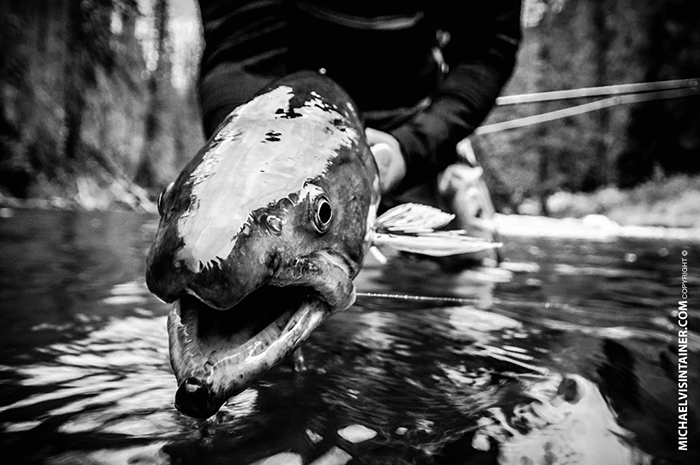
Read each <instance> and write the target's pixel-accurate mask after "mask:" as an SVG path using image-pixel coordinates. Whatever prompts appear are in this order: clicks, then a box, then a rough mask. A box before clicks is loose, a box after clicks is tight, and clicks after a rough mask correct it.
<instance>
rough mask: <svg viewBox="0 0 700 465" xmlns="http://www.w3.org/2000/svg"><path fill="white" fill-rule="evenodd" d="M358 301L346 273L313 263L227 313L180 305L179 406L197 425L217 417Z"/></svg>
mask: <svg viewBox="0 0 700 465" xmlns="http://www.w3.org/2000/svg"><path fill="white" fill-rule="evenodd" d="M354 298H355V290H354V286H353V284H352V278H351V277H350V276H349V275H348V274H347V270H345V269H342V268H340V267H339V266H338V265H337V264H335V263H329V262H327V261H326V260H324V259H323V258H321V257H317V256H313V257H305V258H299V259H297V260H294V262H293V263H291V264H290V265H289V266H288V267H285V268H284V270H282V271H281V272H280V273H278V274H277V275H276V276H275V278H274V280H273V281H271V282H270V283H268V284H266V285H264V286H262V287H261V288H259V289H258V290H256V291H255V292H253V293H251V295H249V296H247V297H246V298H244V299H243V300H242V301H241V302H240V303H239V304H237V305H236V306H234V307H233V308H231V309H228V310H225V311H221V310H218V309H215V308H212V307H209V306H208V305H206V304H205V303H204V302H202V301H201V300H199V299H197V298H196V297H194V296H185V297H183V298H181V299H179V300H178V301H176V302H175V303H174V305H173V308H172V309H171V311H170V313H169V315H168V334H169V340H170V361H171V366H172V368H173V372H174V373H175V377H176V379H177V382H178V386H179V387H178V390H177V393H176V395H175V406H176V407H177V408H178V410H180V411H181V412H183V413H185V414H186V415H189V416H192V417H195V418H208V417H210V416H212V415H214V414H215V413H216V412H217V411H218V410H219V409H220V408H221V406H222V405H223V404H224V403H225V402H226V401H227V400H228V399H229V398H230V397H232V396H235V395H236V394H238V393H240V392H242V391H244V390H245V389H247V388H248V387H249V386H250V385H251V384H252V383H253V382H254V381H255V380H256V379H258V378H259V377H260V376H262V375H263V374H264V373H265V372H266V371H268V370H269V369H270V368H272V367H273V366H275V365H277V364H278V363H279V362H281V361H282V360H283V359H284V358H286V357H288V356H289V355H290V354H291V353H292V352H293V351H294V350H295V349H296V348H297V347H299V345H300V344H301V343H302V342H303V341H304V340H305V339H306V338H308V337H309V335H310V334H311V333H312V332H313V331H314V330H315V329H316V328H317V327H318V326H319V325H320V324H321V323H322V322H323V321H325V319H326V318H328V317H329V316H330V315H332V314H333V313H334V312H335V311H339V310H342V309H345V308H347V307H349V306H350V305H352V303H353V301H354Z"/></svg>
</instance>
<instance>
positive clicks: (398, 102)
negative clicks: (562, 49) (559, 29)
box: [198, 0, 521, 238]
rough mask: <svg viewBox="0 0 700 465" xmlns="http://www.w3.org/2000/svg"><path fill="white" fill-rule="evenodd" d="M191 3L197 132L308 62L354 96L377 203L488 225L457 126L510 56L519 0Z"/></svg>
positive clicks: (475, 113) (499, 83)
mask: <svg viewBox="0 0 700 465" xmlns="http://www.w3.org/2000/svg"><path fill="white" fill-rule="evenodd" d="M199 6H200V13H201V18H202V23H203V31H204V40H205V47H204V51H203V55H202V59H201V64H200V79H199V89H198V90H199V95H200V104H201V110H202V116H203V125H204V131H205V134H206V136H207V137H209V136H211V135H212V133H213V132H214V130H215V129H216V127H217V126H218V125H219V123H220V122H221V121H222V120H223V119H224V118H225V117H226V115H228V113H230V112H231V111H232V110H233V109H234V108H236V107H237V106H238V105H240V104H242V103H244V102H245V101H247V100H249V99H250V97H251V96H252V95H253V94H255V92H257V91H258V90H260V89H261V88H263V87H264V86H266V85H267V84H269V83H270V82H271V81H273V80H275V79H277V78H280V77H282V76H284V75H287V74H290V73H292V72H294V71H299V70H303V69H311V70H318V71H320V72H322V73H325V74H326V75H327V76H329V77H331V78H332V79H333V80H335V81H336V82H337V83H339V84H340V85H341V86H342V87H343V88H345V90H346V91H348V93H349V94H350V96H351V97H352V98H353V100H354V101H355V103H356V105H357V106H358V108H359V110H360V112H361V115H362V117H363V118H364V122H365V124H366V127H367V130H366V134H367V139H368V142H369V144H370V147H371V150H372V152H373V155H374V157H375V159H376V160H377V164H378V167H379V170H380V178H381V184H382V191H383V194H384V199H385V204H386V205H388V206H390V205H392V204H397V203H398V202H403V201H406V200H413V201H415V200H419V201H423V203H425V200H426V198H427V199H428V200H429V202H428V203H431V204H433V205H435V206H439V207H441V208H444V209H446V210H448V211H452V212H454V213H455V214H457V217H458V222H457V227H459V228H463V229H467V230H468V231H469V233H470V234H474V235H479V236H482V237H487V238H493V237H494V235H496V234H497V233H496V231H495V226H493V221H492V217H493V205H492V203H491V200H490V197H489V196H488V191H487V190H486V187H485V184H484V182H483V180H482V179H481V177H480V174H481V171H480V170H481V168H480V167H478V165H477V163H476V160H475V158H474V156H473V152H472V151H471V147H470V145H469V144H468V143H467V142H466V138H467V137H468V136H469V135H470V134H471V133H472V132H473V131H474V129H476V128H477V127H478V126H479V124H481V122H482V121H483V120H484V119H485V118H486V116H487V114H488V112H489V111H490V110H491V108H492V107H493V105H494V102H495V99H496V97H497V96H498V95H499V94H500V92H501V90H502V88H503V87H504V85H505V84H506V82H507V81H508V79H509V78H510V76H511V74H512V72H513V69H514V67H515V63H516V55H517V50H518V47H519V44H520V40H521V29H520V10H521V6H520V0H489V1H483V2H470V3H469V4H465V5H463V4H461V3H460V2H447V1H441V0H433V1H430V2H428V1H411V0H408V1H404V2H386V1H381V0H373V1H368V0H355V1H352V2H340V1H323V0H308V1H303V0H296V1H294V0H287V1H285V0H243V1H231V0H199ZM460 141H463V142H462V144H460V145H459V147H460V148H461V149H462V150H457V149H456V148H457V147H458V144H459V143H460ZM440 173H442V174H440Z"/></svg>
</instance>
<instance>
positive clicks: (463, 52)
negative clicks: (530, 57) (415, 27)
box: [391, 0, 521, 192]
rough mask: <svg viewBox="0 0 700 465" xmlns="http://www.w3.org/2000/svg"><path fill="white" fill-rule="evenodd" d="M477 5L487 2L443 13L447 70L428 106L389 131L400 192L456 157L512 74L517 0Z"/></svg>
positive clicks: (516, 39) (517, 37)
mask: <svg viewBox="0 0 700 465" xmlns="http://www.w3.org/2000/svg"><path fill="white" fill-rule="evenodd" d="M452 3H453V4H456V5H460V3H459V2H452ZM479 3H481V4H487V5H482V6H481V7H480V8H481V10H480V11H477V12H474V13H470V12H469V10H470V8H469V7H467V8H460V10H458V11H447V10H445V11H444V14H443V20H442V23H441V26H442V28H443V30H445V31H446V32H447V33H448V34H449V42H448V43H447V45H446V46H445V47H444V49H443V51H442V52H443V56H444V59H445V62H446V64H447V65H448V67H449V71H448V73H447V74H446V76H445V78H444V79H443V81H442V82H441V84H440V86H439V87H438V89H437V92H436V93H435V94H434V95H433V96H431V104H430V105H429V106H428V107H427V108H426V109H425V110H424V111H422V112H421V113H418V114H417V115H416V116H415V117H413V118H412V119H411V120H410V121H409V122H408V123H406V124H405V125H403V126H400V127H398V128H396V129H395V130H393V131H391V133H392V135H393V136H394V137H395V138H396V139H397V140H398V141H399V144H400V145H401V150H402V153H403V156H404V158H405V160H406V165H407V176H406V178H405V179H404V181H403V182H402V184H401V185H400V186H399V188H398V191H399V192H400V191H403V190H405V189H408V188H410V187H412V186H414V185H416V184H418V183H420V182H421V181H422V180H425V179H426V177H427V176H429V175H432V174H435V173H437V172H439V171H440V170H442V169H444V168H445V167H447V166H448V165H450V164H451V163H454V162H455V161H456V159H457V158H456V157H457V155H456V150H455V148H456V145H457V143H458V142H459V141H460V140H462V139H464V138H465V137H467V136H469V135H470V134H471V133H472V132H473V131H474V129H476V128H477V127H478V126H479V124H481V122H482V121H483V120H484V119H485V118H486V116H487V114H488V113H489V111H490V110H491V108H492V107H493V105H494V102H495V100H496V97H498V95H499V94H500V92H501V90H502V88H503V87H504V86H505V84H506V82H507V81H508V79H509V78H510V76H511V74H512V72H513V69H514V67H515V61H516V54H517V50H518V46H519V44H520V39H521V30H520V0H500V1H494V0H492V1H490V2H479ZM464 10H467V13H463V12H461V11H464Z"/></svg>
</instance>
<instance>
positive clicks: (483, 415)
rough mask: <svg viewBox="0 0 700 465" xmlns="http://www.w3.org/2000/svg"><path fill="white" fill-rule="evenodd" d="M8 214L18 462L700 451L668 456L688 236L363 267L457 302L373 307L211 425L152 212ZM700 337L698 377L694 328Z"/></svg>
mask: <svg viewBox="0 0 700 465" xmlns="http://www.w3.org/2000/svg"><path fill="white" fill-rule="evenodd" d="M12 213H13V214H11V215H3V218H0V251H2V257H3V259H2V261H0V284H1V286H0V318H2V319H1V320H0V321H1V322H2V329H0V331H2V333H1V334H2V337H0V350H1V351H2V352H1V353H0V381H1V382H2V394H0V434H2V439H3V444H5V445H6V447H5V450H6V455H7V456H8V457H11V456H13V455H14V456H16V457H19V458H20V462H21V463H55V464H66V463H78V464H96V463H100V464H101V463H110V464H111V463H115V464H125V463H130V464H166V463H183V464H202V463H204V464H208V463H209V464H214V463H217V464H218V463H236V464H237V463H241V464H249V463H258V464H262V463H266V464H268V465H270V464H275V463H276V464H280V463H285V464H287V463H292V464H294V463H298V464H304V463H314V464H326V465H328V464H341V463H348V462H351V463H425V464H457V463H479V464H484V463H501V464H525V463H533V464H535V463H567V464H569V463H570V464H574V463H579V464H603V465H605V464H638V463H651V461H652V459H653V460H656V461H657V462H654V463H695V461H694V460H693V458H694V457H693V456H692V455H690V454H683V453H679V452H677V451H676V421H677V417H676V406H677V400H676V385H675V376H676V374H675V373H676V355H675V350H676V349H675V347H676V343H677V339H676V336H675V334H676V330H677V327H676V326H675V321H674V319H673V311H674V309H675V308H676V307H677V300H678V295H677V294H678V290H679V287H680V285H679V280H680V272H679V263H680V258H679V257H680V251H681V250H682V249H684V248H685V249H687V250H689V251H690V255H689V256H690V257H693V256H700V253H699V252H700V247H698V244H697V243H694V244H684V243H682V242H664V243H657V242H653V241H649V240H639V239H616V240H609V241H597V242H596V241H590V240H573V239H556V238H549V239H535V238H526V237H512V238H509V239H508V240H507V247H506V250H505V255H506V256H507V257H508V260H509V261H507V262H506V263H504V264H503V266H502V267H500V268H478V269H471V270H466V271H459V270H456V269H453V268H451V267H450V266H448V265H447V264H445V263H443V264H438V263H435V262H433V261H429V260H421V259H417V258H415V257H407V256H391V255H390V261H389V263H387V264H386V265H379V264H377V263H375V262H372V261H369V262H368V263H367V265H366V266H365V269H364V270H363V272H362V273H361V274H360V276H359V277H358V280H357V287H358V289H359V290H361V291H363V292H378V293H396V294H411V295H424V296H443V297H459V298H461V299H464V300H463V302H464V303H463V304H459V305H457V304H456V303H455V302H445V303H440V302H435V301H419V300H418V301H417V300H397V299H393V300H392V299H382V298H376V297H374V298H373V297H360V298H358V302H357V303H356V305H355V306H353V307H352V308H351V309H349V310H347V311H345V312H343V313H341V314H338V315H336V316H334V317H333V318H332V319H330V320H329V321H328V322H327V323H325V324H324V325H323V326H322V327H321V328H320V329H319V330H318V331H317V332H316V333H315V334H314V335H312V337H311V338H310V339H309V341H308V343H307V344H306V345H305V349H304V350H305V357H306V360H307V364H308V370H306V371H304V372H294V371H293V370H292V368H291V364H283V365H281V366H279V367H277V368H275V369H273V370H272V371H271V372H269V373H268V374H267V375H266V376H265V377H264V378H263V379H261V380H260V381H259V382H258V383H256V384H255V385H254V386H253V387H252V388H251V389H249V390H247V391H246V392H244V393H243V394H241V395H240V396H238V397H236V398H234V399H232V400H231V401H230V402H229V403H228V404H227V405H225V406H224V408H223V409H222V411H221V412H220V414H219V415H217V416H216V417H215V418H214V419H213V420H210V421H207V422H199V421H195V420H192V419H189V418H187V417H184V416H182V415H180V414H179V413H178V412H177V411H176V410H175V409H174V407H173V405H172V401H173V396H174V392H175V388H176V386H175V380H174V377H173V375H172V373H171V371H170V367H169V363H168V359H167V350H168V349H167V334H166V330H165V315H166V313H167V311H168V308H167V306H166V305H164V304H162V303H160V302H158V301H157V300H155V299H154V298H152V297H151V296H150V295H149V294H148V292H147V291H146V289H145V287H144V285H143V279H142V276H143V267H144V265H143V262H144V256H145V251H146V248H147V245H148V242H149V241H150V238H151V236H152V234H153V232H154V228H155V223H154V221H153V218H151V217H145V216H138V215H132V214H117V213H111V214H105V213H100V214H96V213H95V214H91V213H75V212H46V211H43V212H42V211H12ZM692 272H693V270H692V269H691V282H690V286H691V289H698V288H699V286H698V284H699V283H700V279H699V277H698V275H697V273H695V274H692ZM690 312H691V318H690V323H691V326H693V327H694V328H697V327H698V326H697V324H698V323H700V314H699V313H698V310H697V308H691V310H690ZM689 346H690V354H691V358H690V360H691V380H690V381H691V386H696V384H697V381H698V377H697V373H698V372H699V371H698V370H697V360H698V353H699V352H700V336H699V335H698V333H697V332H696V331H695V330H693V331H692V332H691V335H690V338H689ZM693 368H695V369H693ZM697 401H698V400H697V396H695V397H692V396H691V399H690V404H691V405H690V410H691V412H693V413H692V415H691V418H692V419H693V420H692V421H691V433H692V434H693V437H694V438H695V439H692V438H691V440H690V441H689V443H690V444H691V445H692V446H693V447H698V444H700V438H699V437H698V429H697V423H696V421H697V420H695V412H697ZM659 460H660V462H659Z"/></svg>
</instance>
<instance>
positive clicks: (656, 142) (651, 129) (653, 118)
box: [617, 0, 700, 187]
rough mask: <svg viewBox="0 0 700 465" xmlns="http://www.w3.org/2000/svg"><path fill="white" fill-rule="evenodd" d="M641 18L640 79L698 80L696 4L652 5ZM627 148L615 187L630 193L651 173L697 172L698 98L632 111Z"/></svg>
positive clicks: (699, 15)
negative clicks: (644, 39)
mask: <svg viewBox="0 0 700 465" xmlns="http://www.w3.org/2000/svg"><path fill="white" fill-rule="evenodd" d="M654 6H655V8H654V9H653V10H652V13H651V14H650V15H648V16H647V17H645V18H644V19H645V24H644V29H645V31H646V35H647V40H646V41H644V43H643V44H642V47H640V48H639V50H638V53H639V55H640V56H641V57H642V59H643V60H644V64H645V66H644V79H645V80H648V81H658V80H667V79H684V78H693V77H698V76H700V3H699V2H697V1H690V0H667V1H664V2H655V5H654ZM627 134H628V139H629V144H628V146H627V147H626V148H625V150H624V152H623V153H622V154H621V156H620V158H619V159H618V161H617V169H618V172H619V173H620V174H619V176H620V178H619V185H620V186H621V187H632V186H634V185H636V184H639V183H640V182H643V181H646V180H649V179H651V178H652V177H653V176H654V174H655V173H657V172H659V173H662V174H677V173H698V172H700V98H698V97H688V98H684V99H674V100H666V101H656V102H648V103H644V104H640V105H637V106H635V107H634V108H633V109H632V114H631V122H630V125H629V127H628V130H627Z"/></svg>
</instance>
